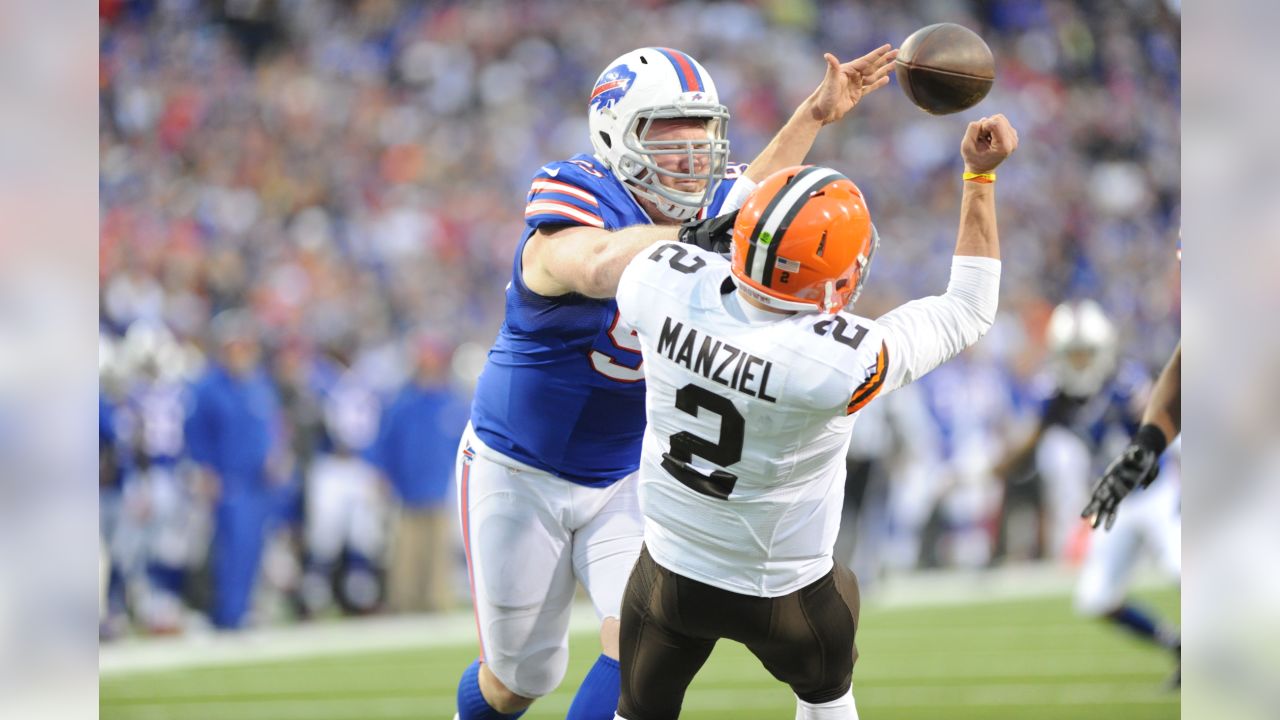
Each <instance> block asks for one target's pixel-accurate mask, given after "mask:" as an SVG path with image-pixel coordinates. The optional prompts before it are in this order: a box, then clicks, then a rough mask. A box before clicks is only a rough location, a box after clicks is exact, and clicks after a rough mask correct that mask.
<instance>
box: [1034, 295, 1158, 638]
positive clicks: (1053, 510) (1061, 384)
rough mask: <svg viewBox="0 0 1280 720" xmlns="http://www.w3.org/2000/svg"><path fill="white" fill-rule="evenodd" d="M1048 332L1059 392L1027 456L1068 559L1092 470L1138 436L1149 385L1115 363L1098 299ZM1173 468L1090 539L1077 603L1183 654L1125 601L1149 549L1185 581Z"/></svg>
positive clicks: (1063, 310)
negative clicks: (1107, 531) (1104, 532)
mask: <svg viewBox="0 0 1280 720" xmlns="http://www.w3.org/2000/svg"><path fill="white" fill-rule="evenodd" d="M1048 335H1049V338H1048V339H1049V347H1050V350H1051V352H1052V360H1051V363H1052V368H1053V377H1054V380H1055V387H1054V389H1053V393H1052V395H1051V397H1050V398H1049V399H1048V400H1047V401H1045V403H1044V409H1043V411H1042V417H1041V421H1040V427H1039V429H1038V430H1037V432H1036V434H1035V435H1034V436H1033V438H1032V441H1033V442H1032V444H1031V445H1030V446H1029V451H1032V452H1034V457H1035V467H1036V470H1037V472H1038V474H1039V475H1040V476H1041V478H1042V479H1043V481H1044V483H1045V485H1046V487H1047V490H1048V496H1049V500H1050V503H1049V505H1050V516H1051V518H1052V521H1051V523H1050V527H1051V528H1053V530H1052V532H1051V536H1052V537H1053V538H1054V541H1053V543H1052V546H1053V548H1054V550H1055V557H1058V558H1061V557H1062V556H1063V552H1064V550H1065V546H1066V543H1067V541H1068V540H1069V539H1070V538H1071V536H1072V534H1074V533H1076V532H1077V531H1078V530H1079V529H1080V528H1081V524H1080V519H1079V515H1078V513H1077V511H1076V508H1079V507H1081V503H1082V502H1083V501H1084V494H1085V492H1086V491H1087V488H1088V482H1089V478H1090V477H1092V476H1093V473H1094V472H1096V469H1095V463H1096V462H1097V461H1098V460H1099V459H1100V458H1105V457H1108V456H1109V448H1111V447H1114V445H1115V444H1117V443H1123V442H1124V440H1125V438H1128V437H1130V436H1131V435H1133V434H1134V432H1135V431H1137V430H1138V421H1139V419H1140V413H1141V407H1142V404H1143V402H1144V401H1145V400H1146V397H1147V394H1148V392H1149V391H1150V386H1151V382H1150V378H1149V376H1148V375H1147V374H1146V373H1145V371H1143V370H1142V369H1141V368H1140V367H1138V366H1137V365H1136V364H1134V363H1122V362H1120V361H1119V360H1118V358H1117V349H1116V346H1117V336H1116V331H1115V328H1114V326H1113V325H1112V323H1111V320H1110V319H1109V318H1108V317H1107V316H1106V314H1105V313H1104V312H1103V311H1102V308H1101V307H1099V305H1098V304H1097V303H1096V302H1094V301H1092V300H1080V301H1073V302H1067V303H1063V304H1061V305H1059V306H1058V307H1057V308H1055V309H1054V311H1053V314H1052V316H1050V319H1049V327H1048ZM1161 449H1162V450H1163V448H1161ZM1169 464H1170V466H1171V470H1170V471H1169V472H1168V473H1167V475H1169V477H1167V478H1165V479H1162V480H1161V482H1160V483H1159V484H1157V485H1155V486H1153V487H1151V488H1150V489H1149V490H1148V491H1146V492H1144V493H1142V497H1141V499H1135V500H1133V501H1132V504H1133V507H1132V509H1131V511H1130V512H1129V513H1128V514H1127V517H1125V518H1124V519H1123V522H1121V523H1120V524H1119V525H1118V526H1117V527H1116V529H1115V532H1113V533H1110V534H1109V535H1107V536H1095V537H1093V538H1092V540H1091V542H1090V543H1089V547H1088V551H1087V554H1086V556H1085V560H1084V564H1083V566H1082V568H1081V571H1080V576H1079V579H1078V580H1077V584H1076V597H1075V605H1076V610H1077V612H1079V613H1081V614H1082V615H1085V616H1088V617H1099V618H1106V619H1108V620H1110V621H1111V622H1113V623H1116V624H1117V625H1119V626H1121V627H1124V628H1126V629H1128V630H1130V631H1132V632H1134V633H1136V634H1137V635H1138V636H1139V637H1142V638H1144V639H1147V640H1150V641H1152V642H1155V643H1157V644H1158V645H1160V646H1161V647H1165V648H1167V649H1169V650H1171V651H1174V652H1177V651H1178V650H1179V648H1180V641H1179V637H1178V631H1177V630H1176V629H1175V628H1174V627H1172V626H1170V625H1168V624H1166V623H1164V622H1162V621H1161V620H1160V619H1159V618H1157V617H1155V616H1154V615H1152V614H1151V613H1150V611H1148V610H1146V609H1144V608H1142V607H1140V606H1139V605H1137V604H1136V603H1134V602H1132V601H1131V600H1129V599H1127V598H1126V594H1127V591H1128V586H1129V582H1130V580H1131V577H1132V574H1133V570H1134V568H1135V567H1136V564H1137V561H1138V559H1139V557H1140V553H1141V550H1142V549H1143V547H1144V546H1146V547H1148V548H1150V550H1151V551H1152V552H1153V553H1154V555H1155V559H1156V560H1157V562H1158V563H1159V565H1160V567H1161V568H1162V569H1163V570H1164V571H1165V572H1167V573H1168V574H1170V575H1171V576H1173V577H1178V576H1179V575H1180V574H1181V570H1182V560H1181V551H1182V526H1181V520H1180V517H1179V508H1178V503H1179V488H1178V481H1177V478H1176V470H1175V469H1172V468H1176V462H1173V461H1172V460H1171V462H1170V463H1169ZM1108 527H1110V525H1109V526H1108Z"/></svg>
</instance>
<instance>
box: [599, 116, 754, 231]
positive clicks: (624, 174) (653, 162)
mask: <svg viewBox="0 0 1280 720" xmlns="http://www.w3.org/2000/svg"><path fill="white" fill-rule="evenodd" d="M667 119H690V120H702V121H704V126H705V127H706V134H707V136H706V138H705V139H700V140H678V139H653V138H649V137H648V135H649V133H650V132H651V131H652V129H653V128H654V121H658V120H667ZM728 119H729V113H728V111H727V110H726V109H725V108H724V106H722V105H707V104H703V103H698V104H683V103H682V104H679V105H672V106H664V107H654V108H648V109H645V110H641V111H640V112H637V113H636V114H635V115H634V116H633V117H632V119H631V122H630V123H629V124H628V127H627V130H626V132H625V133H623V135H622V144H623V148H624V149H623V151H622V153H621V157H620V159H619V162H618V163H617V167H616V168H615V171H616V172H617V173H618V175H619V177H620V178H621V179H622V180H623V182H624V183H626V185H627V187H628V189H630V190H631V192H632V193H634V194H635V195H636V196H637V197H640V198H643V199H645V200H648V201H649V202H651V203H653V204H654V205H655V206H657V208H658V210H659V212H661V213H662V214H663V215H666V216H667V217H669V218H672V219H674V220H688V219H689V218H692V217H694V216H695V215H697V214H698V212H699V211H701V210H702V208H704V207H706V206H707V205H708V204H709V203H710V202H711V198H712V197H714V196H715V191H716V188H717V187H718V186H719V185H720V181H721V180H723V179H724V173H725V167H726V165H727V164H728V162H729V140H728V139H727V138H726V137H725V128H726V125H727V123H728ZM673 156H675V157H678V156H684V157H685V158H686V161H685V162H686V167H687V168H688V170H687V172H680V171H678V170H671V169H667V168H664V167H662V164H661V163H660V161H659V159H660V158H665V157H673ZM664 177H665V178H668V179H669V180H675V181H680V180H694V181H699V182H701V183H703V187H702V189H701V190H698V191H683V190H678V189H676V188H673V187H670V186H668V185H665V184H663V182H662V178H664Z"/></svg>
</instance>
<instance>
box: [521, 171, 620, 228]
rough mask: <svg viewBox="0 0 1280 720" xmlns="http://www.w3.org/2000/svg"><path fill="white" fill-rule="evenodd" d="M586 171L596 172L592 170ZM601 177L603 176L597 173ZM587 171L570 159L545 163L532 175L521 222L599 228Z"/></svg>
mask: <svg viewBox="0 0 1280 720" xmlns="http://www.w3.org/2000/svg"><path fill="white" fill-rule="evenodd" d="M590 172H596V173H597V174H599V173H598V171H596V170H594V169H592V170H590ZM601 177H603V176H601ZM595 184H596V183H594V182H592V181H591V177H590V175H588V170H586V169H584V168H583V167H581V166H580V165H577V164H575V163H573V162H572V161H565V162H554V163H548V164H546V165H544V166H542V168H541V169H540V170H539V171H538V173H537V174H536V175H534V176H533V182H532V183H530V186H529V195H528V197H527V198H526V200H525V208H524V221H525V224H527V225H528V226H529V227H531V228H535V229H536V228H539V227H542V226H544V225H581V226H585V227H597V228H603V227H604V226H605V222H604V216H603V215H602V214H601V209H600V203H601V198H600V197H599V193H598V192H597V191H596V189H595V188H594V187H593V186H594V185H595Z"/></svg>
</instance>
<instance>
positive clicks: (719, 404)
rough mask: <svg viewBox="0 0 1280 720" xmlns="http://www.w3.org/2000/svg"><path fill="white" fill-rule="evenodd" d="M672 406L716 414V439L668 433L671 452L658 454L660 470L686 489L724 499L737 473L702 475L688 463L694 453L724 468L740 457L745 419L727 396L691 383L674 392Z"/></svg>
mask: <svg viewBox="0 0 1280 720" xmlns="http://www.w3.org/2000/svg"><path fill="white" fill-rule="evenodd" d="M676 408H677V409H679V410H682V411H684V412H686V413H689V414H690V415H692V416H694V417H697V416H698V410H699V409H703V410H708V411H710V412H713V413H715V414H716V415H719V416H720V438H719V440H718V441H716V442H714V443H713V442H711V441H709V440H706V439H704V438H700V437H698V436H697V435H694V434H693V433H691V432H687V431H685V432H678V433H676V434H675V435H672V436H671V440H670V442H671V452H665V453H663V454H662V469H663V470H666V471H667V472H668V473H670V475H671V477H673V478H675V479H676V480H679V481H680V482H681V483H683V484H684V485H685V486H686V487H688V488H689V489H690V490H693V491H695V492H699V493H702V494H703V495H707V496H710V497H713V498H718V499H720V500H727V499H728V498H729V493H730V492H732V491H733V486H734V484H735V483H737V482H738V476H737V475H734V474H732V473H728V472H725V471H724V470H715V471H713V472H712V473H711V474H710V475H704V474H703V473H700V472H698V471H697V470H694V469H693V468H692V467H691V466H690V465H689V463H690V462H692V461H693V456H694V455H697V456H698V457H700V458H704V459H706V460H710V461H711V462H713V463H715V464H716V465H719V466H720V467H728V466H730V465H732V464H734V463H736V462H738V461H739V460H741V459H742V439H743V431H744V430H745V428H746V420H745V419H744V418H743V417H742V413H740V412H738V409H737V408H736V407H734V406H733V402H732V401H730V400H729V399H728V398H725V397H722V396H720V395H717V394H715V393H713V392H711V391H710V390H707V389H706V388H704V387H700V386H698V385H695V384H693V383H689V384H688V385H685V386H684V387H682V388H680V389H679V390H677V391H676Z"/></svg>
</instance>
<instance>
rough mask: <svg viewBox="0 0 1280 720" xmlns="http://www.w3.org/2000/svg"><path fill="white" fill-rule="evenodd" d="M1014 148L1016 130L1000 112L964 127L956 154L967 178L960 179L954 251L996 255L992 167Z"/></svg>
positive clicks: (994, 169) (998, 240)
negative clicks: (958, 218)
mask: <svg viewBox="0 0 1280 720" xmlns="http://www.w3.org/2000/svg"><path fill="white" fill-rule="evenodd" d="M1017 149H1018V131H1017V130H1015V129H1014V127H1013V125H1011V124H1010V123H1009V119H1008V118H1006V117H1005V116H1004V115H1001V114H996V115H992V116H991V117H984V118H982V119H980V120H975V121H973V122H971V123H969V126H968V128H966V129H965V133H964V138H963V139H962V140H961V141H960V157H962V158H963V159H964V171H965V176H966V177H968V178H969V179H967V180H965V181H964V183H963V184H964V194H963V195H962V196H961V198H960V232H959V234H958V235H957V236H956V255H969V256H975V257H988V258H995V259H997V260H998V259H1000V235H999V234H998V233H997V232H996V186H995V171H996V168H997V167H999V166H1000V164H1001V163H1003V162H1004V161H1005V159H1006V158H1008V157H1009V155H1011V154H1012V153H1013V151H1014V150H1017ZM970 176H976V177H970Z"/></svg>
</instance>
